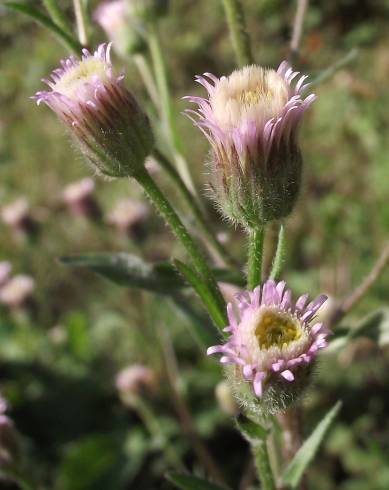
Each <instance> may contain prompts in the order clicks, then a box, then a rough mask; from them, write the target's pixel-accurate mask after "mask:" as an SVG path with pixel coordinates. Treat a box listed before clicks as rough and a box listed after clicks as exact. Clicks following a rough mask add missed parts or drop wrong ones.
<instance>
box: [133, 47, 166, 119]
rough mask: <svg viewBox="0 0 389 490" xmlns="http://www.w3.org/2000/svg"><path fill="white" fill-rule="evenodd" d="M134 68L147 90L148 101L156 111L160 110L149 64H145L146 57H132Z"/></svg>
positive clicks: (139, 55)
mask: <svg viewBox="0 0 389 490" xmlns="http://www.w3.org/2000/svg"><path fill="white" fill-rule="evenodd" d="M132 59H133V61H134V64H135V66H136V67H137V69H138V71H139V74H140V76H141V78H142V81H143V83H144V86H145V88H146V90H147V93H148V94H149V97H150V99H151V100H152V102H153V104H154V105H155V107H156V109H157V110H158V111H159V110H160V106H161V103H160V99H159V96H158V90H157V87H156V85H155V82H154V79H153V75H152V71H151V69H150V66H149V63H148V62H147V59H146V57H145V56H144V55H143V54H135V55H134V56H133V57H132Z"/></svg>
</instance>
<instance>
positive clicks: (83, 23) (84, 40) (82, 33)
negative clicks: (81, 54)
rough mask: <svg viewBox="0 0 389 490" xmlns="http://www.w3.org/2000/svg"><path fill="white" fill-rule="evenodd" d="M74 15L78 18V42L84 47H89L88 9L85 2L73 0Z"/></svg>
mask: <svg viewBox="0 0 389 490" xmlns="http://www.w3.org/2000/svg"><path fill="white" fill-rule="evenodd" d="M73 8H74V15H75V17H76V24H77V33H78V40H79V41H80V44H81V45H82V46H87V45H88V34H87V20H86V9H85V5H84V3H83V0H73Z"/></svg>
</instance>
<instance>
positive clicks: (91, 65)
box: [55, 57, 108, 99]
mask: <svg viewBox="0 0 389 490" xmlns="http://www.w3.org/2000/svg"><path fill="white" fill-rule="evenodd" d="M96 78H98V79H99V80H101V81H102V82H104V81H107V80H108V76H107V65H106V64H105V63H104V62H103V61H101V60H99V59H96V58H93V57H90V58H88V59H86V60H83V61H81V62H80V63H79V64H78V65H77V66H74V67H73V68H72V69H70V70H69V71H67V72H66V73H65V74H64V75H62V77H61V79H60V80H59V81H58V82H57V83H56V85H55V91H56V92H59V93H60V94H63V95H66V97H69V99H74V98H77V93H78V92H79V91H80V90H82V89H83V86H85V84H87V83H88V82H92V81H94V79H96Z"/></svg>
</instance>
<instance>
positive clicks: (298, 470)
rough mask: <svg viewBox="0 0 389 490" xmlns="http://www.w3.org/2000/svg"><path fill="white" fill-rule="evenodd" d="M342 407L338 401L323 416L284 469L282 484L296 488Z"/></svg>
mask: <svg viewBox="0 0 389 490" xmlns="http://www.w3.org/2000/svg"><path fill="white" fill-rule="evenodd" d="M341 406H342V402H341V401H338V402H337V403H335V405H334V406H333V407H332V408H331V410H330V411H329V412H327V414H326V415H325V417H324V418H323V420H321V421H320V422H319V423H318V424H317V426H316V427H315V429H314V431H313V432H312V434H311V435H310V436H309V437H308V439H306V441H305V442H304V444H303V445H302V446H301V448H300V449H299V450H298V451H297V453H296V455H295V457H294V458H293V460H292V461H291V463H290V464H289V466H288V467H287V468H286V470H285V473H284V476H283V480H284V483H285V484H287V485H290V486H291V487H292V488H297V487H298V485H299V483H300V481H301V478H302V476H303V474H304V472H305V470H306V469H307V468H308V465H309V463H310V462H311V461H312V459H313V458H314V456H315V454H316V453H317V451H318V449H319V447H320V444H321V442H322V441H323V439H324V436H325V435H326V433H327V432H328V429H329V428H330V426H331V424H332V423H333V422H334V420H335V417H336V416H337V415H338V413H339V410H340V408H341Z"/></svg>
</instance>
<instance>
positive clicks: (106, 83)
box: [34, 44, 154, 177]
mask: <svg viewBox="0 0 389 490" xmlns="http://www.w3.org/2000/svg"><path fill="white" fill-rule="evenodd" d="M110 47H111V45H110V44H108V45H105V44H101V45H100V46H99V48H98V49H97V50H96V51H95V53H94V54H91V53H89V51H88V50H87V49H83V55H82V59H81V60H78V59H77V58H75V57H74V56H70V57H69V58H68V59H66V60H62V61H61V65H62V66H61V68H58V69H57V70H54V71H53V73H52V75H51V80H44V81H45V83H46V84H47V85H48V86H49V87H50V89H51V90H50V91H45V92H38V93H37V94H36V95H35V96H34V98H35V100H36V101H37V103H38V105H39V104H40V103H41V102H44V103H45V104H47V105H48V106H49V107H50V108H51V109H53V110H54V111H55V112H56V113H57V114H58V116H59V117H60V118H61V119H62V121H63V122H64V123H65V124H66V125H67V126H68V127H69V128H70V130H71V132H72V134H73V135H74V136H75V138H76V140H77V141H78V143H79V144H80V147H81V150H82V152H83V154H84V155H85V156H86V158H87V160H88V161H89V162H90V163H91V164H92V166H93V167H94V168H95V169H96V170H98V172H100V173H102V174H104V175H108V176H111V177H125V176H131V175H134V174H135V173H136V172H137V170H139V169H140V168H143V166H144V163H145V159H146V157H147V155H148V154H149V153H150V151H151V149H152V146H153V143H154V139H153V134H152V131H151V128H150V124H149V121H148V118H147V116H146V115H145V113H144V112H143V111H142V110H141V108H140V107H139V105H138V103H137V101H136V99H135V98H134V97H133V95H132V94H131V93H130V92H129V91H128V90H127V89H126V88H125V87H124V84H123V78H124V76H123V75H116V74H115V73H114V70H113V67H112V63H111V59H110Z"/></svg>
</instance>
